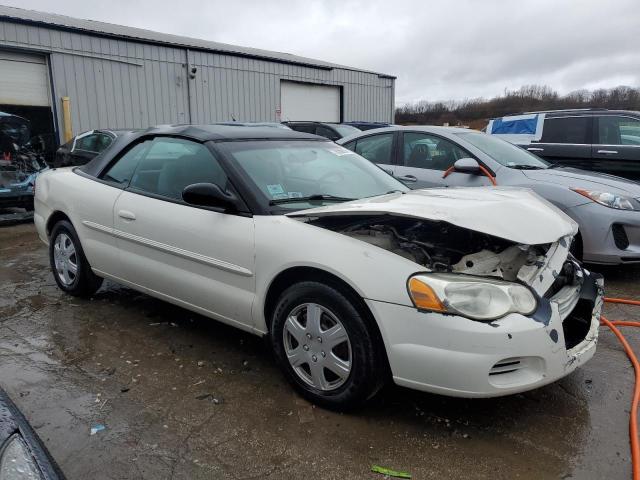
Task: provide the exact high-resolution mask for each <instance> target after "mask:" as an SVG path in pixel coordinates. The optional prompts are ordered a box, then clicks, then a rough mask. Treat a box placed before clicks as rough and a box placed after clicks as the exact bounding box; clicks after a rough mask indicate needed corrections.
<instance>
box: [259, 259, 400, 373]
mask: <svg viewBox="0 0 640 480" xmlns="http://www.w3.org/2000/svg"><path fill="white" fill-rule="evenodd" d="M303 281H315V282H320V283H324V284H326V285H329V286H331V287H333V288H336V289H337V290H340V292H341V293H343V294H344V295H345V296H346V297H347V298H348V299H349V300H350V301H352V302H353V303H354V305H355V306H356V308H357V309H358V310H359V311H360V312H361V313H362V314H363V317H364V319H365V321H366V322H367V325H368V326H369V328H371V331H372V332H373V336H374V339H375V342H376V345H377V347H378V348H379V350H380V352H379V353H380V355H383V361H384V365H385V368H386V369H387V372H388V373H389V374H390V365H389V358H388V356H387V349H386V347H385V343H384V340H383V338H382V332H381V331H380V327H379V326H378V322H377V321H376V319H375V317H374V315H373V313H372V312H371V310H370V309H369V307H368V306H367V304H366V302H365V301H364V298H363V297H362V295H361V294H360V293H358V291H357V290H356V289H355V288H354V287H353V286H352V285H350V284H349V283H348V282H347V281H346V280H344V279H343V278H340V277H339V276H337V275H336V274H334V273H331V272H329V271H327V270H323V269H321V268H318V267H310V266H295V267H290V268H287V269H285V270H283V271H281V272H280V273H278V275H276V276H275V277H274V278H273V280H272V281H271V283H270V284H269V287H268V289H267V293H266V295H265V300H264V305H263V312H262V313H263V315H264V320H265V325H266V328H267V332H270V331H271V323H272V314H273V311H274V310H275V307H276V304H277V303H278V299H279V298H280V296H281V295H282V293H283V292H284V291H285V290H286V289H287V288H288V287H290V286H291V285H293V284H295V283H298V282H303Z"/></svg>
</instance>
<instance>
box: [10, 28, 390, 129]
mask: <svg viewBox="0 0 640 480" xmlns="http://www.w3.org/2000/svg"><path fill="white" fill-rule="evenodd" d="M0 48H5V49H18V50H25V51H32V52H40V53H45V54H48V55H49V64H50V66H51V73H52V87H53V97H54V101H55V104H56V106H59V104H60V98H61V97H63V96H68V97H70V99H71V112H72V122H73V130H74V133H79V132H81V131H83V130H89V129H92V128H129V127H132V128H144V127H147V126H150V125H156V124H163V123H188V122H191V123H210V122H220V121H230V120H233V119H235V120H237V121H279V120H280V118H279V115H278V113H277V112H278V111H279V109H280V81H281V80H293V81H298V82H308V83H317V84H324V85H340V86H342V87H343V103H342V110H343V120H344V121H349V120H369V121H392V120H393V104H394V79H392V78H389V77H384V76H379V75H377V74H375V73H368V72H361V71H356V70H348V69H342V68H333V69H326V68H314V67H312V66H306V65H290V64H286V63H277V62H273V61H269V60H260V59H254V58H244V57H239V56H235V55H232V54H224V53H215V52H209V51H201V50H189V49H186V48H183V47H173V46H168V45H167V46H165V45H155V44H149V43H144V42H137V41H129V40H121V39H117V38H108V37H100V36H98V35H95V34H91V33H81V32H73V31H68V30H62V29H56V28H50V27H45V26H36V25H28V24H22V23H15V22H12V21H9V20H6V19H4V20H0ZM192 67H196V68H197V72H196V74H195V77H194V78H191V77H190V75H189V70H190V69H191V68H192ZM57 114H58V124H59V125H60V126H61V125H62V118H61V109H60V108H58V109H57ZM60 129H61V128H60Z"/></svg>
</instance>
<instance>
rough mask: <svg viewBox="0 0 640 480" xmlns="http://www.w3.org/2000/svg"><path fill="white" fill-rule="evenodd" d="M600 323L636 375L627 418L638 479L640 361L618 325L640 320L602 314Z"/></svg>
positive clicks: (609, 300) (623, 301) (632, 324)
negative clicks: (612, 335)
mask: <svg viewBox="0 0 640 480" xmlns="http://www.w3.org/2000/svg"><path fill="white" fill-rule="evenodd" d="M604 301H605V302H607V303H621V304H623V305H636V306H640V301H637V300H627V299H624V298H609V297H605V299H604ZM600 324H601V325H606V326H607V327H609V328H610V329H611V331H612V332H613V333H614V334H615V336H616V337H618V340H620V343H621V344H622V346H623V347H624V351H625V352H626V354H627V356H628V357H629V360H630V361H631V364H632V365H633V369H634V371H635V375H636V383H635V386H634V388H633V400H632V401H631V418H630V419H629V440H630V443H631V471H632V474H633V480H640V444H639V443H638V404H639V403H640V362H638V358H637V357H636V355H635V353H633V350H632V349H631V346H630V345H629V342H627V340H626V338H624V336H623V335H622V333H621V332H620V330H619V329H618V326H620V327H640V322H625V321H620V320H614V321H610V320H607V318H605V317H604V316H602V315H601V316H600Z"/></svg>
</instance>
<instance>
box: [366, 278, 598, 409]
mask: <svg viewBox="0 0 640 480" xmlns="http://www.w3.org/2000/svg"><path fill="white" fill-rule="evenodd" d="M576 275H577V276H578V277H579V280H580V281H579V283H578V284H577V285H576V284H573V285H571V286H566V287H563V288H561V289H560V290H559V291H558V292H555V293H554V294H553V295H551V296H550V297H549V298H545V297H543V298H540V299H539V307H538V310H537V311H536V312H535V313H534V314H532V315H531V316H529V317H527V316H523V315H520V314H510V315H507V316H506V317H504V318H502V319H499V320H496V321H494V322H491V323H482V322H477V321H473V320H469V319H467V318H464V317H460V316H455V315H442V314H439V313H434V312H431V313H426V312H419V311H417V310H416V309H415V308H410V307H406V306H402V305H396V304H391V303H385V302H377V301H375V300H367V304H368V306H369V308H370V309H371V311H372V312H373V314H374V316H375V317H376V319H377V320H378V325H380V328H381V331H382V336H383V339H384V341H385V346H386V349H387V355H388V358H389V364H390V366H391V371H392V374H393V378H394V381H395V383H397V384H398V385H402V386H406V387H409V388H413V389H417V390H423V391H427V392H432V393H439V394H444V395H449V396H458V397H494V396H502V395H509V394H514V393H518V392H522V391H526V390H531V389H534V388H537V387H540V386H542V385H546V384H548V383H551V382H554V381H556V380H558V379H560V378H562V377H564V376H566V375H568V374H569V373H571V372H572V371H573V370H575V369H576V368H577V367H578V366H579V365H582V364H583V363H585V362H587V361H588V360H589V359H590V358H591V357H592V356H593V355H594V353H595V350H596V343H597V339H598V327H599V324H600V312H601V309H602V302H603V297H604V287H603V280H602V277H601V276H599V275H597V274H593V273H590V272H588V271H587V270H582V269H580V268H579V267H578V270H577V271H576Z"/></svg>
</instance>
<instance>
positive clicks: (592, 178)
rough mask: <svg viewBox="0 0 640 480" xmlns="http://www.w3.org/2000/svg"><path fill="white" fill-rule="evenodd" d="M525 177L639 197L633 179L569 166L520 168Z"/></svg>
mask: <svg viewBox="0 0 640 480" xmlns="http://www.w3.org/2000/svg"><path fill="white" fill-rule="evenodd" d="M522 173H524V175H525V176H526V177H527V178H530V179H532V180H537V181H540V182H551V183H556V184H559V185H566V186H567V187H573V188H584V189H585V190H599V191H607V192H611V193H621V194H625V195H631V196H633V197H640V184H638V183H636V182H634V181H633V180H627V179H626V178H621V177H616V176H615V175H608V174H606V173H600V172H591V171H587V170H580V169H578V168H571V167H556V168H549V169H545V170H522Z"/></svg>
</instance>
